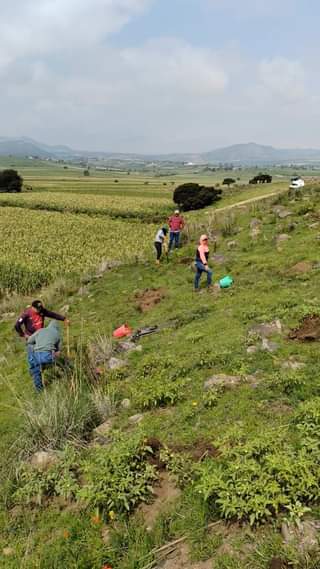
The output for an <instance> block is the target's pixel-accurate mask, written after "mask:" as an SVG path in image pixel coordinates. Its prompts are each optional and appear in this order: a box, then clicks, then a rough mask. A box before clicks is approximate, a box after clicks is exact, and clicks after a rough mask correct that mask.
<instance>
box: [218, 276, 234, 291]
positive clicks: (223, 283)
mask: <svg viewBox="0 0 320 569" xmlns="http://www.w3.org/2000/svg"><path fill="white" fill-rule="evenodd" d="M219 285H220V288H229V287H231V285H233V278H232V277H229V276H227V277H223V279H221V280H220V281H219Z"/></svg>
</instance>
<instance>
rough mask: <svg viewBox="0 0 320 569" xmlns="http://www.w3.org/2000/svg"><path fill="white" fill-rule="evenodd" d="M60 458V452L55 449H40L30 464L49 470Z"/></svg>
mask: <svg viewBox="0 0 320 569" xmlns="http://www.w3.org/2000/svg"><path fill="white" fill-rule="evenodd" d="M58 460H59V457H58V454H57V453H56V452H54V451H53V450H49V451H44V450H40V451H38V452H35V453H34V454H33V455H32V457H31V459H30V464H31V465H32V466H34V467H35V468H37V469H39V470H42V471H44V470H47V469H48V468H49V467H50V466H52V465H53V464H56V463H57V462H58Z"/></svg>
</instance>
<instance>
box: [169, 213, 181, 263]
mask: <svg viewBox="0 0 320 569" xmlns="http://www.w3.org/2000/svg"><path fill="white" fill-rule="evenodd" d="M168 223H169V228H170V238H169V252H170V251H171V249H172V247H173V244H174V246H175V248H176V249H178V247H179V244H180V233H181V231H182V229H183V228H184V219H183V217H182V215H180V211H179V210H178V209H176V210H175V212H174V215H171V217H169V219H168Z"/></svg>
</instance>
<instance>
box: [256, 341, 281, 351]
mask: <svg viewBox="0 0 320 569" xmlns="http://www.w3.org/2000/svg"><path fill="white" fill-rule="evenodd" d="M279 347H280V346H279V344H277V343H276V342H270V340H267V338H263V340H262V346H261V350H262V351H264V352H269V353H270V354H273V353H274V352H276V351H277V350H278V349H279Z"/></svg>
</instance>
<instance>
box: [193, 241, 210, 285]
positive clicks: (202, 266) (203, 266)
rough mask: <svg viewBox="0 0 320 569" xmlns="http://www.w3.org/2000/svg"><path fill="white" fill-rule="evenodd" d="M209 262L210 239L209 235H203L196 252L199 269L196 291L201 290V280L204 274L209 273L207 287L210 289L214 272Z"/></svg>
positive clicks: (196, 262)
mask: <svg viewBox="0 0 320 569" xmlns="http://www.w3.org/2000/svg"><path fill="white" fill-rule="evenodd" d="M208 260H209V247H208V237H207V235H201V237H200V243H199V246H198V248H197V251H196V258H195V266H196V269H197V272H196V276H195V279H194V288H195V291H198V290H199V287H200V279H201V275H202V273H207V287H208V288H209V287H210V286H211V283H212V274H213V273H212V271H210V269H209V267H208Z"/></svg>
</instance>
